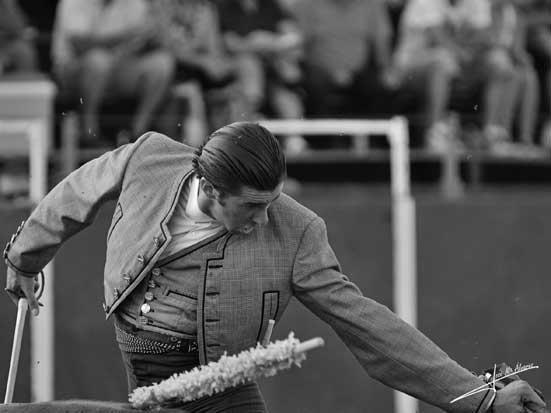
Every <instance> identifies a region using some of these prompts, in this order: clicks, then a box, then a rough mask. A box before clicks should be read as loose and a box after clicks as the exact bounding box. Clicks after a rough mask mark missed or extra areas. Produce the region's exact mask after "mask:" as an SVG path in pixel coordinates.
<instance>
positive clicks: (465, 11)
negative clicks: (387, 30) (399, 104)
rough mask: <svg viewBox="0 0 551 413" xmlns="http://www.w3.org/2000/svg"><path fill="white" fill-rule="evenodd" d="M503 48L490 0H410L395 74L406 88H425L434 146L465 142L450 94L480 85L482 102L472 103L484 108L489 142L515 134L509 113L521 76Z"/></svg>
mask: <svg viewBox="0 0 551 413" xmlns="http://www.w3.org/2000/svg"><path fill="white" fill-rule="evenodd" d="M497 51H498V49H497V48H496V45H495V44H494V38H493V36H492V10H491V4H490V0H458V1H457V2H455V3H454V4H452V2H450V0H411V1H410V2H409V3H407V5H406V8H405V10H404V12H403V14H402V17H401V21H400V36H399V39H398V43H397V46H396V51H395V54H394V58H393V70H392V72H391V75H390V77H391V78H392V79H393V82H395V83H396V84H399V85H402V86H403V87H407V86H413V87H416V86H417V85H423V87H424V88H425V91H424V93H425V94H426V97H427V98H426V104H427V108H426V111H427V122H426V123H427V129H426V132H425V145H426V146H427V147H428V148H429V149H431V150H434V151H437V152H445V151H447V150H448V149H449V148H452V147H457V146H461V143H460V142H459V141H458V140H457V138H458V136H455V134H454V133H453V132H454V131H453V129H454V128H455V126H454V124H453V123H452V122H449V121H448V120H451V119H453V118H447V117H446V110H447V109H448V106H449V103H450V98H451V97H452V96H453V99H457V98H465V96H470V95H473V94H476V93H477V92H478V91H480V90H481V91H482V94H483V96H482V98H481V100H482V103H481V104H479V103H477V101H474V102H470V103H469V108H471V110H472V109H474V111H478V109H479V108H481V109H482V113H483V116H482V117H483V119H482V121H481V122H482V124H483V128H484V136H486V139H487V143H488V144H489V145H491V144H493V143H494V142H497V141H500V140H501V139H502V138H503V137H508V136H509V131H508V130H507V125H508V123H509V122H508V121H507V117H508V116H510V114H511V112H512V108H513V105H514V98H515V93H516V88H515V82H516V79H515V72H514V70H513V69H512V68H511V67H510V65H508V64H503V59H500V55H499V53H496V52H497ZM419 79H421V80H426V81H425V82H419ZM452 86H454V88H453V89H452Z"/></svg>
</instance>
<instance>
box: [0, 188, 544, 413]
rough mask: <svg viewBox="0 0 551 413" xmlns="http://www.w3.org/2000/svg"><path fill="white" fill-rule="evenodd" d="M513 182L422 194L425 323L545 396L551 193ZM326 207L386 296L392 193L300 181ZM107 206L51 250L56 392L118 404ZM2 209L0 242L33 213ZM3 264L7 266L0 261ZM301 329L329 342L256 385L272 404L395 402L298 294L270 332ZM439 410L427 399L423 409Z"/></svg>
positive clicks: (372, 283) (354, 266) (467, 357)
mask: <svg viewBox="0 0 551 413" xmlns="http://www.w3.org/2000/svg"><path fill="white" fill-rule="evenodd" d="M542 192H543V191H542V189H541V188H540V189H538V190H535V191H526V190H522V191H521V190H511V191H499V192H497V193H492V194H486V193H483V194H482V193H481V194H478V195H476V194H474V195H473V194H470V195H467V196H466V197H465V198H464V199H462V200H459V201H454V202H445V201H442V200H441V199H440V198H432V197H430V196H423V195H422V196H419V197H417V198H416V201H417V239H418V246H417V254H418V255H417V257H418V282H419V284H418V291H419V299H418V303H419V308H418V322H419V328H420V329H421V330H422V331H424V332H425V333H427V334H428V335H429V336H430V337H431V338H432V339H433V340H434V341H436V342H437V343H438V344H439V345H441V346H442V347H443V348H444V349H445V350H446V351H447V352H448V354H450V355H451V356H452V357H453V358H455V359H456V360H457V361H458V362H460V363H461V364H463V365H464V366H465V367H467V368H469V369H470V370H473V371H481V370H483V369H485V368H489V367H491V366H493V363H494V362H502V361H504V362H507V363H508V364H510V365H513V366H514V365H515V364H516V363H517V362H520V363H523V364H527V363H535V364H538V365H540V369H538V370H534V371H531V372H527V373H525V374H524V376H523V378H525V379H526V380H528V381H530V382H531V383H533V384H534V385H536V386H537V387H538V388H540V389H541V390H542V391H543V392H544V394H547V395H549V394H551V388H550V387H549V386H550V385H549V380H546V375H549V374H551V355H549V351H548V343H547V341H548V339H549V327H548V326H549V325H551V307H550V306H549V305H548V300H547V295H546V294H547V292H548V291H550V288H551V277H549V276H548V266H549V256H550V255H549V253H548V248H549V245H551V214H549V211H550V210H551V209H550V207H551V196H546V195H542V194H541V193H542ZM297 198H298V199H299V200H300V201H302V202H303V203H304V204H306V205H307V206H309V207H310V208H312V209H313V210H315V211H316V212H318V213H319V215H321V216H322V217H324V218H325V220H326V222H327V226H328V231H329V238H330V241H331V243H332V246H333V249H334V250H335V252H336V254H337V256H338V257H339V260H340V262H341V265H342V267H343V270H344V272H345V274H347V275H349V276H350V278H352V280H353V281H355V282H356V283H357V284H358V285H359V286H360V288H361V289H362V291H363V292H364V293H365V294H366V295H368V296H370V297H371V298H374V299H376V300H378V301H379V302H381V303H383V304H385V305H388V306H389V307H392V276H391V274H392V268H391V267H392V260H391V258H392V257H391V245H392V240H391V222H390V220H391V210H390V203H389V200H388V197H387V196H385V195H384V194H383V195H381V194H380V193H375V194H374V193H373V191H372V190H371V189H370V188H369V187H366V186H359V185H357V186H356V185H354V186H342V185H341V186H339V187H334V188H333V187H332V188H324V187H321V186H320V187H310V186H309V187H306V188H305V190H304V191H303V192H302V193H301V194H300V195H299V196H297ZM111 210H112V206H109V207H106V208H104V209H102V211H101V212H100V215H99V216H98V218H97V222H96V224H97V225H95V226H94V227H93V228H89V229H87V230H85V231H84V232H82V233H81V234H78V235H77V236H75V237H74V238H73V239H71V240H70V241H69V242H68V243H67V244H66V245H65V246H64V247H63V248H62V249H61V250H60V252H59V254H58V256H57V259H56V267H55V272H56V275H55V277H56V280H55V285H56V287H55V288H56V291H55V295H56V300H55V313H56V319H55V323H56V324H55V340H56V351H55V356H56V361H55V366H56V380H55V395H56V399H59V400H62V399H94V400H111V401H124V400H125V398H126V392H127V390H126V377H125V375H124V370H123V366H122V362H121V360H120V357H119V352H118V349H117V347H116V344H115V342H114V334H113V328H112V324H111V322H109V321H108V322H106V321H105V320H104V313H103V310H102V307H101V303H102V301H103V293H102V284H103V283H102V271H103V262H104V260H103V255H104V252H105V245H104V241H105V235H106V230H107V227H108V225H109V222H110V215H111V212H112V211H111ZM27 212H28V210H27V209H25V208H12V209H8V208H0V242H1V243H2V245H5V243H6V242H7V240H8V239H9V237H10V236H11V232H12V231H13V230H15V228H16V227H17V225H18V224H19V222H20V221H21V220H22V219H23V218H24V217H25V216H26V214H27ZM0 272H2V273H4V274H5V266H4V264H3V263H0ZM0 311H1V312H2V317H1V318H0V327H1V328H2V334H1V335H0V388H1V389H2V391H3V390H4V389H5V385H6V379H7V372H8V366H9V353H10V349H11V340H12V336H13V327H14V322H15V313H16V311H15V306H13V305H12V304H11V302H9V300H8V298H7V296H2V298H0ZM291 330H292V331H294V332H295V334H296V336H297V337H299V338H301V339H308V338H311V337H314V336H322V337H323V338H324V339H325V340H326V346H325V347H324V348H322V349H319V350H315V351H313V352H311V353H310V354H309V357H308V359H307V360H306V361H305V362H304V364H303V367H302V368H301V369H297V368H295V369H293V370H291V371H287V372H282V373H280V374H279V375H277V376H276V377H273V378H270V379H265V380H263V381H262V382H261V387H262V390H263V393H264V397H265V399H266V402H267V404H268V407H269V409H270V411H272V412H305V413H306V412H335V411H339V412H363V411H373V412H389V413H391V412H392V411H393V406H392V403H393V401H392V400H393V399H392V392H391V391H390V390H389V389H387V388H385V387H384V386H382V385H381V384H379V383H377V382H375V381H374V380H372V379H370V378H369V377H368V375H367V374H366V373H365V372H364V371H363V370H362V369H361V368H360V367H359V365H358V363H357V362H356V361H355V359H354V357H353V356H352V354H351V353H350V352H349V351H348V350H347V349H346V347H345V346H344V345H343V344H342V343H341V342H340V340H339V339H338V338H337V337H336V335H335V334H334V333H333V332H332V331H331V330H330V329H329V328H328V327H327V326H326V325H324V324H323V323H322V322H321V321H320V320H318V319H317V318H316V317H315V316H313V315H312V314H311V313H310V312H309V311H308V310H306V309H305V308H304V307H302V305H301V304H299V303H298V302H296V301H293V302H292V303H291V305H290V307H289V308H288V310H287V312H286V314H285V316H284V318H283V319H282V320H281V322H280V323H279V324H278V326H277V327H276V329H275V331H274V335H273V337H272V338H274V339H277V338H282V337H285V336H287V334H288V333H289V331H291ZM28 340H29V334H28V329H27V331H25V336H24V343H23V351H22V358H21V362H20V367H19V374H18V380H17V384H16V390H15V396H14V402H25V401H29V398H30V391H29V383H30V380H29V375H28V371H29V352H28V349H29V344H28ZM436 411H438V410H437V409H434V408H431V407H429V406H426V405H424V404H421V412H423V413H428V412H436Z"/></svg>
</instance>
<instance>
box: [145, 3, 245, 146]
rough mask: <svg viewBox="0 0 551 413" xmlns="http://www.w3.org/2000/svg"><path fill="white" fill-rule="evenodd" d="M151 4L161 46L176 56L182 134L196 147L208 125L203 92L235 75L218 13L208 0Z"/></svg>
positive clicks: (226, 82) (176, 89) (228, 80)
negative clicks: (183, 110)
mask: <svg viewBox="0 0 551 413" xmlns="http://www.w3.org/2000/svg"><path fill="white" fill-rule="evenodd" d="M151 5H152V7H153V10H152V11H153V15H154V16H155V18H156V19H157V21H158V24H159V30H160V33H161V39H162V42H163V45H164V46H165V47H166V48H167V49H168V50H169V51H170V52H171V53H172V54H173V56H174V57H175V59H176V74H175V82H176V84H177V86H176V87H175V88H174V93H175V94H176V98H184V99H185V100H186V103H187V108H186V113H185V114H184V120H183V123H184V125H183V128H182V129H183V136H182V137H183V139H184V140H185V141H186V142H187V143H189V144H191V145H193V146H198V145H200V144H201V143H203V140H204V139H205V137H206V135H207V133H206V130H207V127H208V126H207V123H208V122H207V114H206V110H207V108H206V104H205V99H204V96H203V95H204V92H205V91H209V90H212V89H214V88H219V87H222V86H226V85H228V84H229V83H230V82H231V81H232V80H233V77H234V76H233V74H234V70H233V65H232V63H231V61H230V59H228V57H227V56H225V53H224V47H223V44H222V36H221V34H220V25H219V21H218V15H217V12H216V9H215V7H214V6H213V5H212V4H211V2H210V1H208V0H163V1H152V2H151Z"/></svg>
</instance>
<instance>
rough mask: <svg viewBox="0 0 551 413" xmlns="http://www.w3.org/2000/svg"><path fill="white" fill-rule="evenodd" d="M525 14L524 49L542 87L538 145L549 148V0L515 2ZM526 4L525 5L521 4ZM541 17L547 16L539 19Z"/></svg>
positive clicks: (550, 126) (550, 5)
mask: <svg viewBox="0 0 551 413" xmlns="http://www.w3.org/2000/svg"><path fill="white" fill-rule="evenodd" d="M517 2H518V3H519V6H522V7H521V10H522V11H523V12H524V13H525V16H526V18H527V20H528V21H527V23H528V27H527V30H526V48H527V49H528V52H529V53H530V54H531V56H532V57H533V58H534V63H535V66H536V71H537V73H538V74H539V75H540V84H541V85H542V89H541V90H542V94H541V96H542V97H543V102H542V103H544V104H545V106H544V107H545V110H544V112H543V117H544V118H543V124H542V128H541V137H540V143H541V144H542V145H543V146H544V147H546V148H551V0H523V1H521V0H517ZM523 3H526V4H523ZM541 16H547V17H546V18H545V19H541Z"/></svg>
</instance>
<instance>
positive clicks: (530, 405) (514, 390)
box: [491, 380, 548, 413]
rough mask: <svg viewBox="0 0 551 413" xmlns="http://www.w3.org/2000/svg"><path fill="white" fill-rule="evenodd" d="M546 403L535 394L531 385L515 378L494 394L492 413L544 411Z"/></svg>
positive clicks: (538, 412)
mask: <svg viewBox="0 0 551 413" xmlns="http://www.w3.org/2000/svg"><path fill="white" fill-rule="evenodd" d="M545 406H546V404H545V403H544V401H543V400H542V399H541V398H540V397H539V396H538V395H537V394H536V392H535V391H534V390H533V389H532V387H531V386H530V385H529V384H528V383H527V382H525V381H523V380H515V381H513V382H511V383H509V384H508V385H506V386H505V387H504V388H503V389H501V390H499V391H498V392H497V395H496V400H495V402H494V405H493V408H492V410H491V411H492V412H493V413H525V412H534V413H545V412H547V411H548V410H546V409H545Z"/></svg>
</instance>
